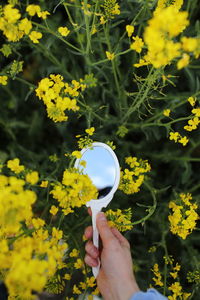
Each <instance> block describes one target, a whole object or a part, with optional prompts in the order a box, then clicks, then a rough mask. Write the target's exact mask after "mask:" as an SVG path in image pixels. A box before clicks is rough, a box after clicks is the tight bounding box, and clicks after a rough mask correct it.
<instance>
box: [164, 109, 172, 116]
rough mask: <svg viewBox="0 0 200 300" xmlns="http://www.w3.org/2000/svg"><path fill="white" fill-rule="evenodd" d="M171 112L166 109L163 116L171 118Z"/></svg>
mask: <svg viewBox="0 0 200 300" xmlns="http://www.w3.org/2000/svg"><path fill="white" fill-rule="evenodd" d="M170 112H171V110H170V109H165V110H164V111H163V115H164V116H165V117H169V115H170Z"/></svg>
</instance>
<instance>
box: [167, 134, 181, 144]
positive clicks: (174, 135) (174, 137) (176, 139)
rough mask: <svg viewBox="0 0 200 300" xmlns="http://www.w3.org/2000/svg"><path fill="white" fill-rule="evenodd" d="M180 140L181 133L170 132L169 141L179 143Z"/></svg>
mask: <svg viewBox="0 0 200 300" xmlns="http://www.w3.org/2000/svg"><path fill="white" fill-rule="evenodd" d="M179 138H180V133H179V132H170V133H169V139H170V140H171V141H175V143H177V141H178V139H179Z"/></svg>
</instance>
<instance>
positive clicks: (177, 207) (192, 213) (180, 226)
mask: <svg viewBox="0 0 200 300" xmlns="http://www.w3.org/2000/svg"><path fill="white" fill-rule="evenodd" d="M191 200H192V195H191V194H189V193H188V194H183V193H181V194H180V198H179V200H178V203H179V204H177V203H176V202H175V201H170V203H169V208H170V209H171V210H172V214H171V215H169V216H168V219H169V222H170V230H171V232H172V233H173V234H177V235H178V236H180V237H181V238H182V239H186V237H187V236H188V235H189V234H190V233H191V232H192V231H193V230H194V229H195V227H196V222H197V220H198V219H199V215H198V214H197V212H196V210H197V208H198V206H197V204H195V203H194V204H193V203H192V202H191Z"/></svg>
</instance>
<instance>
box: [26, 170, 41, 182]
mask: <svg viewBox="0 0 200 300" xmlns="http://www.w3.org/2000/svg"><path fill="white" fill-rule="evenodd" d="M38 180H39V175H38V172H37V171H33V172H30V173H28V174H27V175H26V181H27V182H28V183H30V184H32V185H34V184H36V183H37V182H38Z"/></svg>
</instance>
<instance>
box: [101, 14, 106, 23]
mask: <svg viewBox="0 0 200 300" xmlns="http://www.w3.org/2000/svg"><path fill="white" fill-rule="evenodd" d="M105 23H106V20H105V18H104V16H101V17H100V24H101V25H103V24H105Z"/></svg>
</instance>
